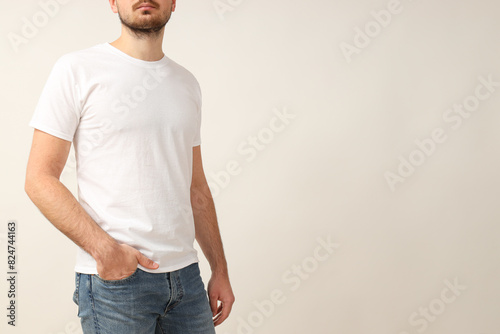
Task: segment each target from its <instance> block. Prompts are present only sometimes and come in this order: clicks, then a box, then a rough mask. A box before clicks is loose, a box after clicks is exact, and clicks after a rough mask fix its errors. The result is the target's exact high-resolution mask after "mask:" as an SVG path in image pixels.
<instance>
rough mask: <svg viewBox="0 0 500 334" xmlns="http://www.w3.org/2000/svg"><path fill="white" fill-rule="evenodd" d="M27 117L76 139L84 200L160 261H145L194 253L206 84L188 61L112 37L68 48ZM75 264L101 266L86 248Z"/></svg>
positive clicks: (170, 265) (181, 260)
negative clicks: (197, 152)
mask: <svg viewBox="0 0 500 334" xmlns="http://www.w3.org/2000/svg"><path fill="white" fill-rule="evenodd" d="M29 125H30V126H31V127H34V128H37V129H39V130H41V131H44V132H47V133H49V134H51V135H54V136H56V137H59V138H62V139H65V140H68V141H72V142H73V145H74V148H75V155H76V165H77V179H78V200H79V202H80V204H81V205H82V206H83V208H84V209H85V210H86V211H87V213H88V214H89V215H90V216H91V217H92V218H93V219H94V220H95V221H96V223H97V224H99V225H100V226H101V227H102V228H103V229H104V231H106V232H107V233H109V234H110V235H111V236H112V237H113V238H115V239H116V240H117V241H118V242H120V243H126V244H128V245H130V246H132V247H134V248H136V249H138V250H139V251H140V252H142V253H143V254H144V255H145V256H147V257H149V258H150V259H152V260H153V261H155V262H157V263H158V264H159V265H160V267H159V268H158V269H156V270H151V269H146V268H144V267H143V266H141V265H139V268H141V269H143V270H145V271H148V272H170V271H173V270H177V269H181V268H183V267H185V266H187V265H189V264H192V263H194V262H198V254H197V251H196V249H195V248H194V247H193V243H194V240H195V229H194V219H193V212H192V208H191V200H190V186H191V177H192V165H193V162H192V161H193V147H194V146H197V145H200V143H201V139H200V126H201V91H200V87H199V85H198V81H197V80H196V78H195V77H194V76H193V75H192V74H191V73H190V72H189V71H188V70H186V69H185V68H184V67H182V66H181V65H179V64H177V63H176V62H174V61H172V60H171V59H170V58H168V57H167V56H164V57H163V58H162V59H161V60H158V61H144V60H140V59H137V58H134V57H131V56H129V55H127V54H126V53H124V52H122V51H120V50H119V49H117V48H115V47H114V46H112V45H111V44H109V43H101V44H98V45H95V46H93V47H90V48H87V49H84V50H79V51H74V52H71V53H67V54H65V55H63V56H61V57H60V58H59V59H58V60H57V62H56V63H55V65H54V67H53V69H52V72H51V73H50V75H49V77H48V79H47V82H46V84H45V87H44V89H43V91H42V94H41V96H40V99H39V101H38V104H37V107H36V109H35V112H34V115H33V117H32V119H31V121H30V123H29ZM75 271H76V272H80V273H87V274H96V273H97V269H96V262H95V260H94V258H93V257H92V256H91V255H90V254H89V253H87V252H85V251H84V250H83V249H82V248H80V247H79V248H78V251H77V256H76V265H75Z"/></svg>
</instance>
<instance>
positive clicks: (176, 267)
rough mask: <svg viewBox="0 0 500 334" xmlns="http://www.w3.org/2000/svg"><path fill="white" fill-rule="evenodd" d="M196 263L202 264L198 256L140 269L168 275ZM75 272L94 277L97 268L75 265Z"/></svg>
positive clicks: (140, 267)
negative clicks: (156, 267)
mask: <svg viewBox="0 0 500 334" xmlns="http://www.w3.org/2000/svg"><path fill="white" fill-rule="evenodd" d="M196 262H200V261H199V259H198V256H197V255H195V256H191V257H189V258H188V259H186V260H184V261H182V262H179V263H177V264H174V265H169V266H160V267H159V268H158V269H146V268H144V267H143V266H141V265H138V268H139V269H141V270H143V271H146V272H148V273H153V274H154V273H167V272H171V271H175V270H179V269H182V268H185V267H187V266H189V265H190V264H193V263H196ZM74 271H75V272H77V273H81V274H93V275H96V274H97V268H96V267H84V266H79V265H75V267H74Z"/></svg>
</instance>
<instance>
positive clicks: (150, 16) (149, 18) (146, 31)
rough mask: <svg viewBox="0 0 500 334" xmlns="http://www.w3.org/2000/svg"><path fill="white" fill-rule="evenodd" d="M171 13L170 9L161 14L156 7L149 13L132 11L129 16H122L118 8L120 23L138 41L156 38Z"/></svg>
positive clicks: (147, 11) (146, 11)
mask: <svg viewBox="0 0 500 334" xmlns="http://www.w3.org/2000/svg"><path fill="white" fill-rule="evenodd" d="M171 13H172V7H170V8H169V9H168V10H165V11H163V12H160V11H159V9H158V7H157V8H156V9H154V10H151V11H149V10H141V11H133V12H132V13H131V14H126V13H125V14H123V13H121V11H120V8H118V17H119V18H120V21H121V23H122V24H123V25H124V26H125V27H127V28H128V29H129V30H130V31H131V32H132V33H134V34H135V35H136V37H137V38H140V39H145V38H156V37H158V36H159V35H160V32H161V30H162V29H163V27H165V25H166V24H167V22H168V21H169V20H170V15H171Z"/></svg>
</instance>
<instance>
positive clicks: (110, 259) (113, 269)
mask: <svg viewBox="0 0 500 334" xmlns="http://www.w3.org/2000/svg"><path fill="white" fill-rule="evenodd" d="M96 262H97V273H98V274H99V277H100V278H102V279H104V280H120V279H124V278H127V277H129V276H131V275H132V274H133V273H134V272H135V271H136V269H137V264H140V265H141V266H143V267H146V268H149V269H158V267H159V266H158V264H157V263H155V262H154V261H153V260H151V259H148V258H147V257H146V256H144V254H142V253H141V252H139V251H138V250H137V249H135V248H133V247H131V246H129V245H127V244H116V245H114V246H113V247H110V248H108V249H107V250H106V251H104V252H103V254H101V255H100V256H99V257H98V259H96Z"/></svg>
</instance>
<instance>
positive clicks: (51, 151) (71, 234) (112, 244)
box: [25, 129, 157, 279]
mask: <svg viewBox="0 0 500 334" xmlns="http://www.w3.org/2000/svg"><path fill="white" fill-rule="evenodd" d="M70 148H71V142H69V141H67V140H63V139H60V138H57V137H55V136H52V135H50V134H48V133H45V132H43V131H40V130H38V129H35V131H34V134H33V142H32V146H31V152H30V156H29V159H28V166H27V168H26V181H25V191H26V193H27V194H28V196H29V198H30V199H31V200H32V201H33V203H34V204H35V205H36V206H37V207H38V208H39V209H40V211H41V212H42V213H43V215H44V216H45V217H46V218H47V219H48V220H49V221H50V222H51V223H52V224H53V225H54V226H55V227H56V228H57V229H58V230H60V231H61V232H62V233H64V234H65V235H66V236H67V237H68V238H70V239H71V240H72V241H73V242H74V243H75V244H77V245H78V246H80V247H81V248H82V249H84V250H85V251H86V252H88V253H89V254H90V255H91V256H92V257H93V258H94V259H95V260H96V262H97V271H98V273H99V275H100V276H101V277H102V278H104V279H121V278H124V277H127V276H129V275H131V274H132V273H133V272H134V271H135V269H136V267H137V263H140V264H141V265H143V266H145V267H148V268H151V269H156V266H157V265H156V266H153V264H154V262H153V261H151V260H150V259H148V258H146V257H145V256H144V255H143V254H141V253H140V252H139V251H138V250H136V249H134V248H132V247H130V246H128V245H125V244H119V243H118V242H117V241H116V240H115V239H113V238H112V237H111V236H110V235H109V234H108V233H106V232H105V231H104V230H103V229H102V228H101V227H100V226H99V225H98V224H97V223H96V222H95V221H94V220H93V219H92V218H91V217H90V216H89V215H88V213H87V212H86V211H85V209H83V207H82V206H81V205H80V203H78V201H77V200H76V198H75V197H74V196H73V194H72V193H71V192H70V191H69V190H68V188H66V186H64V185H63V184H62V183H61V182H60V181H59V178H60V176H61V172H62V170H63V168H64V165H65V164H66V160H67V159H68V154H69V151H70ZM134 263H135V264H134Z"/></svg>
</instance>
